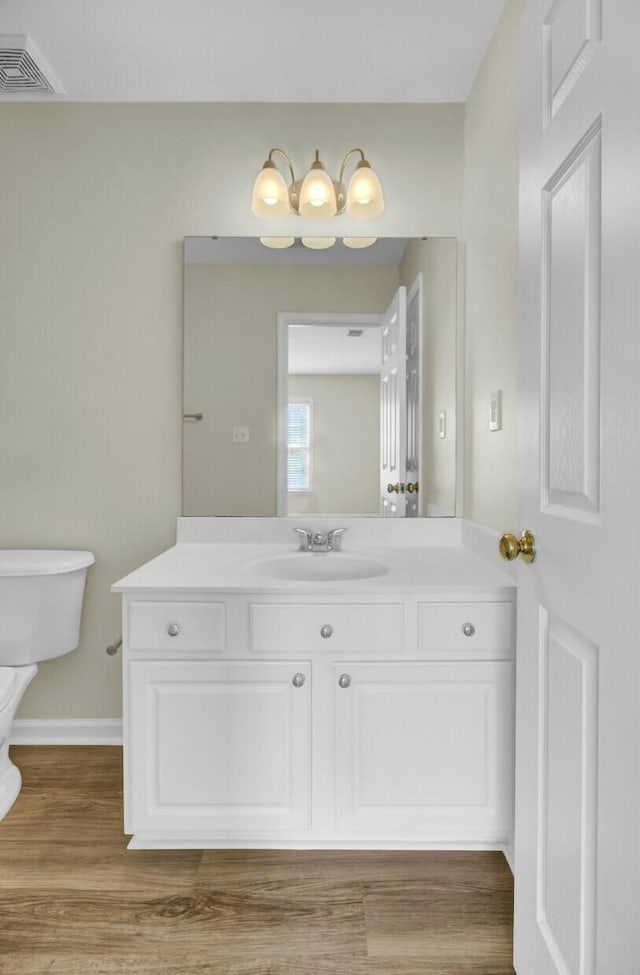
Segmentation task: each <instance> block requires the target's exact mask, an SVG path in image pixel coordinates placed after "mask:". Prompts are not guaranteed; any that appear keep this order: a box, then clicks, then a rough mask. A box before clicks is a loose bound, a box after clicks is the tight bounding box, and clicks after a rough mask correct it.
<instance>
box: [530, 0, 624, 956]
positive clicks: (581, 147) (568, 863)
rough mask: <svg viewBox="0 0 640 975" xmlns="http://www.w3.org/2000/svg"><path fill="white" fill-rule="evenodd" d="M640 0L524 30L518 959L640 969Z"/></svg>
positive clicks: (542, 4)
mask: <svg viewBox="0 0 640 975" xmlns="http://www.w3.org/2000/svg"><path fill="white" fill-rule="evenodd" d="M639 41H640V4H638V2H637V0H555V2H553V0H529V3H528V5H527V8H526V11H525V14H524V21H523V29H522V45H521V157H520V165H521V179H520V200H521V203H520V233H521V354H522V364H521V393H520V396H521V448H522V449H521V453H520V457H519V465H520V508H521V523H520V526H519V528H520V529H531V530H532V531H533V532H534V534H535V537H536V543H537V555H536V560H535V562H533V563H532V564H530V565H526V564H524V563H522V562H521V563H520V564H519V567H518V586H519V590H518V651H517V653H518V657H517V675H518V686H517V712H516V713H517V735H516V741H517V765H516V783H517V792H516V845H515V873H516V900H515V966H516V970H517V973H518V975H637V973H638V972H639V971H640V925H639V924H638V905H639V904H640V861H639V857H638V838H637V836H638V826H639V823H640V782H639V778H640V752H639V742H640V730H639V716H640V648H639V638H638V624H637V620H636V616H637V611H636V607H637V603H638V594H639V593H640V571H639V563H638V556H637V552H638V544H639V541H640V539H639V537H638V536H639V530H638V529H639V525H640V516H639V513H638V504H639V502H640V464H639V458H640V450H639V446H638V430H639V429H640V383H639V382H638V373H639V370H640V322H639V316H638V312H639V311H640V302H639V293H640V292H639V281H640V69H639V65H640V58H639V56H638V43H639Z"/></svg>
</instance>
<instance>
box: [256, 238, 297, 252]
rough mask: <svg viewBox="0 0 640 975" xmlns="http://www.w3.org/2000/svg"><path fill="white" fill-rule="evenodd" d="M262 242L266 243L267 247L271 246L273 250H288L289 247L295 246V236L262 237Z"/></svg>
mask: <svg viewBox="0 0 640 975" xmlns="http://www.w3.org/2000/svg"><path fill="white" fill-rule="evenodd" d="M260 243H261V244H264V246H265V247H271V248H272V249H273V250H276V251H282V250H286V248H287V247H293V245H294V243H295V238H294V237H261V238H260Z"/></svg>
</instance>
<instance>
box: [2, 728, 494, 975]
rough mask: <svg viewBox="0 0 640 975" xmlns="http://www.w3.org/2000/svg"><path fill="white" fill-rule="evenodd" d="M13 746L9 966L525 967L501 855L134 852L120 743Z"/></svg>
mask: <svg viewBox="0 0 640 975" xmlns="http://www.w3.org/2000/svg"><path fill="white" fill-rule="evenodd" d="M11 754H12V757H13V759H14V761H15V762H16V764H17V765H18V766H19V767H20V768H21V770H22V774H23V783H24V784H23V791H22V793H21V795H20V797H19V798H18V800H17V802H16V804H15V806H14V807H13V809H12V810H11V811H10V813H9V814H8V816H7V817H6V818H5V819H4V820H3V821H2V822H1V823H0V972H2V975H41V973H45V972H46V973H53V975H102V973H104V975H113V973H123V972H126V973H130V975H155V973H157V975H513V968H512V965H511V924H512V899H513V890H512V878H511V874H510V872H509V869H508V867H507V865H506V863H505V861H504V858H503V857H502V855H501V854H499V853H441V852H436V853H407V852H401V853H368V852H328V851H323V852H313V851H312V852H288V851H287V852H280V851H271V852H270V851H258V852H255V851H253V852H251V851H249V852H243V851H232V852H218V851H197V850H195V851H191V850H187V851H155V850H154V851H143V850H140V851H128V850H126V838H125V837H124V836H123V834H122V776H121V751H120V749H119V748H110V747H109V748H108V747H101V748H89V747H86V748H85V747H80V746H75V747H57V746H49V747H26V746H23V747H19V748H18V747H16V748H13V749H12V752H11Z"/></svg>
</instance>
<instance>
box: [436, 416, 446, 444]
mask: <svg viewBox="0 0 640 975" xmlns="http://www.w3.org/2000/svg"><path fill="white" fill-rule="evenodd" d="M438 436H439V437H440V439H441V440H444V439H445V437H446V436H447V411H446V410H441V411H440V414H439V416H438Z"/></svg>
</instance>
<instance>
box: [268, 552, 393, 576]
mask: <svg viewBox="0 0 640 975" xmlns="http://www.w3.org/2000/svg"><path fill="white" fill-rule="evenodd" d="M259 565H260V568H261V569H262V571H263V572H264V573H265V574H266V575H269V576H271V577H272V578H274V579H288V580H291V581H292V582H333V581H339V580H340V579H372V578H373V577H374V576H383V575H385V573H387V572H388V571H389V568H388V566H386V565H385V564H384V563H383V562H377V561H376V560H375V559H367V558H361V557H360V556H356V555H346V554H345V553H343V552H295V553H292V554H291V555H281V556H277V557H275V558H272V559H265V560H264V562H261V563H259Z"/></svg>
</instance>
